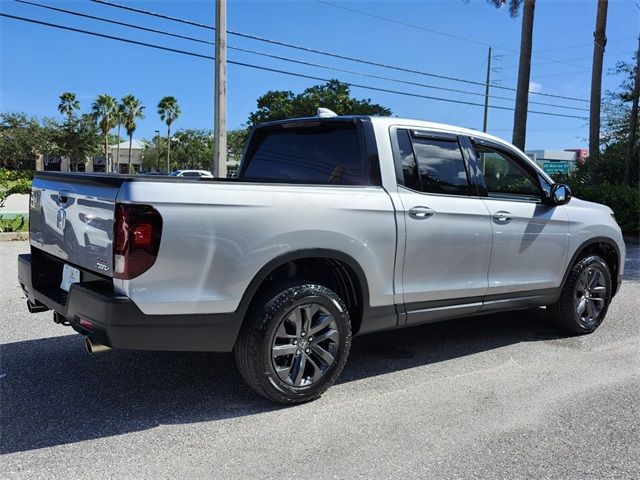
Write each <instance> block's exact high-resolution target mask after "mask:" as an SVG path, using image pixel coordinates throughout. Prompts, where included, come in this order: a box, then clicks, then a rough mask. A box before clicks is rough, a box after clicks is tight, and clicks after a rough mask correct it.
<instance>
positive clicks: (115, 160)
mask: <svg viewBox="0 0 640 480" xmlns="http://www.w3.org/2000/svg"><path fill="white" fill-rule="evenodd" d="M118 147H119V148H118ZM144 147H145V143H144V141H142V140H137V139H135V138H134V139H133V140H132V141H131V166H132V167H133V171H134V172H139V171H140V163H141V160H142V151H143V150H144ZM109 158H110V159H112V165H113V169H114V170H115V171H116V172H119V173H129V140H127V141H125V142H122V143H120V144H116V145H111V146H110V147H109ZM102 160H103V161H104V157H103V158H102ZM94 171H97V170H94ZM101 171H103V172H104V169H103V170H101Z"/></svg>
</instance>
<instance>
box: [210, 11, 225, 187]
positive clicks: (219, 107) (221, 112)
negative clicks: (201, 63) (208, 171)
mask: <svg viewBox="0 0 640 480" xmlns="http://www.w3.org/2000/svg"><path fill="white" fill-rule="evenodd" d="M214 63H215V67H214V68H215V72H214V74H215V75H214V76H215V85H214V89H215V92H214V102H215V104H214V129H213V133H214V138H215V144H214V148H215V153H214V156H215V158H214V166H213V167H214V175H215V176H216V177H219V178H225V177H226V176H227V1H226V0H216V58H215V62H214Z"/></svg>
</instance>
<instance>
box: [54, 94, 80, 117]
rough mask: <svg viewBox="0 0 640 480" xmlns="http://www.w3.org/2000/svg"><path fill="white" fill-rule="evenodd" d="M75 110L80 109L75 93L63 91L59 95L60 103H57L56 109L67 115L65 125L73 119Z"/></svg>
mask: <svg viewBox="0 0 640 480" xmlns="http://www.w3.org/2000/svg"><path fill="white" fill-rule="evenodd" d="M76 110H80V102H79V101H78V100H77V99H76V94H75V93H71V92H64V93H63V94H62V95H60V103H59V104H58V111H59V112H60V113H61V114H62V115H64V116H66V117H67V125H71V120H73V113H74V112H75V111H76Z"/></svg>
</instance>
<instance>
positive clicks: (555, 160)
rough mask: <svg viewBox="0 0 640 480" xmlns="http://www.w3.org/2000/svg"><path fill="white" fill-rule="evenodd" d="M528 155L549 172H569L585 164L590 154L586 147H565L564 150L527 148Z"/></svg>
mask: <svg viewBox="0 0 640 480" xmlns="http://www.w3.org/2000/svg"><path fill="white" fill-rule="evenodd" d="M525 153H526V154H527V156H528V157H529V158H530V159H531V160H533V161H534V162H536V163H537V164H538V165H539V166H540V167H542V169H543V170H544V171H545V172H546V173H548V174H554V173H565V174H569V173H571V172H573V171H575V170H576V168H577V164H578V163H580V164H581V165H584V162H585V160H586V158H587V156H588V155H589V153H588V150H587V149H586V148H565V149H564V150H527V151H526V152H525Z"/></svg>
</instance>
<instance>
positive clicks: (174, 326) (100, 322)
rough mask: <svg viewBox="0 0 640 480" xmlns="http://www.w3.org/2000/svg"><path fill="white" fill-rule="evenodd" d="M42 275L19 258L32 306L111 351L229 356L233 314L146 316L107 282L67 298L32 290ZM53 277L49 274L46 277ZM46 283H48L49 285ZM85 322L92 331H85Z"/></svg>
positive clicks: (54, 290) (235, 322)
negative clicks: (52, 314)
mask: <svg viewBox="0 0 640 480" xmlns="http://www.w3.org/2000/svg"><path fill="white" fill-rule="evenodd" d="M49 273H51V272H45V271H42V268H41V266H40V265H39V264H38V262H37V261H32V256H31V255H30V254H25V255H19V256H18V280H19V281H20V285H21V287H22V289H23V290H24V292H25V294H26V295H27V297H28V299H29V300H30V301H31V302H32V303H36V304H43V305H46V306H47V307H48V308H50V309H51V310H53V311H54V312H55V313H56V314H57V315H58V320H59V321H62V320H64V321H66V322H68V323H69V324H70V325H71V326H72V327H73V328H74V330H76V331H77V332H79V333H81V334H83V335H86V336H88V337H90V338H91V339H92V340H94V341H96V342H99V343H102V344H104V345H107V346H109V347H112V348H121V349H132V350H168V351H210V352H229V351H231V350H232V349H233V346H234V344H235V341H236V337H237V336H238V332H239V330H240V326H241V323H242V319H241V318H240V315H239V314H236V313H224V314H197V315H146V314H144V313H143V312H142V311H141V310H140V309H139V308H138V307H137V306H136V304H135V303H134V302H133V301H132V300H131V299H130V298H129V297H126V296H124V295H120V294H117V293H115V292H114V291H113V286H112V285H111V284H110V283H109V282H107V281H101V280H94V281H87V282H82V283H76V284H73V285H72V286H71V288H70V289H69V293H68V294H67V293H66V292H64V291H63V290H61V289H60V288H58V287H57V285H54V286H53V287H51V286H48V287H46V288H43V287H42V286H38V281H37V280H36V282H35V283H36V286H34V281H33V279H34V278H35V279H38V278H42V277H44V276H45V275H48V274H49ZM51 274H53V273H51ZM48 283H49V284H51V282H48ZM81 319H83V320H86V321H89V322H90V323H91V325H92V327H91V328H90V329H89V328H86V327H85V326H83V325H86V322H83V325H81V324H80V320H81Z"/></svg>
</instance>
